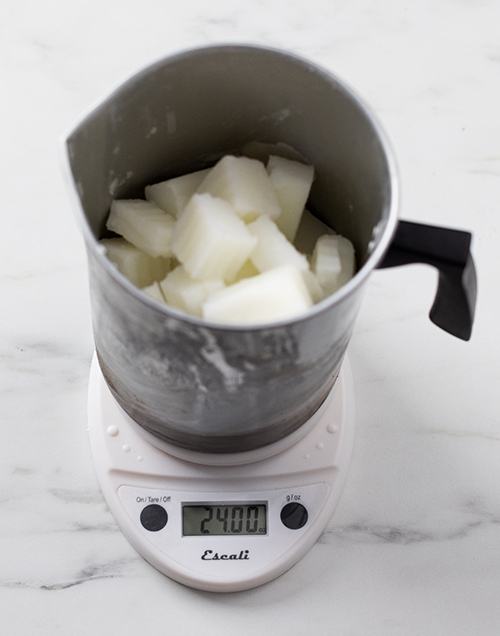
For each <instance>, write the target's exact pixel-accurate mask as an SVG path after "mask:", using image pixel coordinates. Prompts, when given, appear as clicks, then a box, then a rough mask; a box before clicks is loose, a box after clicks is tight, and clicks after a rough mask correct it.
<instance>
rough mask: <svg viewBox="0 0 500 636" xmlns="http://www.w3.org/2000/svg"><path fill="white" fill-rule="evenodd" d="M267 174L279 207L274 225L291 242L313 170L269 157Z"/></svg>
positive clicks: (302, 209) (307, 193) (288, 160)
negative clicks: (279, 212) (278, 214)
mask: <svg viewBox="0 0 500 636" xmlns="http://www.w3.org/2000/svg"><path fill="white" fill-rule="evenodd" d="M267 172H268V174H269V179H270V181H271V183H272V185H273V188H274V191H275V192H276V195H277V197H278V201H279V204H280V207H281V214H280V216H279V217H278V218H277V220H276V225H277V226H278V227H279V229H280V230H281V231H282V232H283V234H284V235H285V236H286V237H287V239H288V240H289V241H293V240H294V238H295V235H296V233H297V228H298V227H299V223H300V219H301V216H302V212H303V211H304V206H305V204H306V201H307V199H308V197H309V192H310V190H311V185H312V182H313V179H314V168H313V166H307V165H305V164H303V163H299V162H298V161H290V159H284V158H283V157H276V156H271V157H269V161H268V163H267Z"/></svg>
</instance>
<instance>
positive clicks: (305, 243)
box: [293, 208, 336, 255]
mask: <svg viewBox="0 0 500 636" xmlns="http://www.w3.org/2000/svg"><path fill="white" fill-rule="evenodd" d="M323 234H336V232H335V231H334V230H332V229H331V228H329V227H328V225H325V224H324V223H323V221H320V220H319V219H318V218H316V217H315V216H314V215H313V214H312V213H311V212H309V210H308V209H307V208H306V209H305V210H304V212H303V213H302V218H301V219H300V223H299V227H298V228H297V234H296V235H295V240H294V242H293V244H294V245H295V247H296V248H297V249H298V250H299V252H301V253H302V254H311V255H312V253H313V251H314V247H315V245H316V241H317V240H318V239H319V237H320V236H323Z"/></svg>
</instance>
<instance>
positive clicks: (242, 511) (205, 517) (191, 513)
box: [182, 503, 267, 536]
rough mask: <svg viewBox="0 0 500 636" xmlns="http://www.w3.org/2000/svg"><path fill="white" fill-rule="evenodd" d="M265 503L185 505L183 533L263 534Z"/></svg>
mask: <svg viewBox="0 0 500 636" xmlns="http://www.w3.org/2000/svg"><path fill="white" fill-rule="evenodd" d="M266 512H267V507H266V504H224V503H221V504H218V503H213V504H197V505H194V506H189V505H184V506H183V507H182V534H183V535H184V536H203V535H207V536H210V535H212V536H214V535H251V534H254V535H264V534H266V532H267V525H266Z"/></svg>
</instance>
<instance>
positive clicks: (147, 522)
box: [141, 504, 168, 532]
mask: <svg viewBox="0 0 500 636" xmlns="http://www.w3.org/2000/svg"><path fill="white" fill-rule="evenodd" d="M167 521H168V514H167V511H166V510H165V508H164V507H163V506H159V505H158V504H151V505H149V506H146V507H145V508H143V510H142V512H141V524H142V526H143V527H144V528H145V529H146V530H149V531H150V532H158V530H163V528H164V527H165V526H166V525H167Z"/></svg>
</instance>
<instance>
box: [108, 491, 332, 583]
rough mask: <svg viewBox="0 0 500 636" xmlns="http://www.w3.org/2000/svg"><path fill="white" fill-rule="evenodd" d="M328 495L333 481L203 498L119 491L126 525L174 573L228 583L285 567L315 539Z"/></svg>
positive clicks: (171, 493)
mask: <svg viewBox="0 0 500 636" xmlns="http://www.w3.org/2000/svg"><path fill="white" fill-rule="evenodd" d="M328 492H329V486H328V485H327V484H326V483H318V484H308V485H307V486H299V487H297V488H285V489H273V490H269V491H265V492H263V491H255V492H247V493H242V492H237V493H231V492H206V493H203V496H202V497H201V496H200V493H192V492H179V491H175V490H151V489H149V488H138V487H135V486H127V485H123V486H121V487H120V488H119V489H118V495H119V498H120V500H121V502H122V504H123V506H124V509H125V510H126V512H127V517H128V520H127V521H128V522H127V523H126V524H125V525H129V523H131V524H132V525H133V526H134V528H133V529H131V530H133V531H132V532H131V533H130V534H131V535H133V536H136V537H138V536H140V537H141V544H142V546H141V547H143V548H144V545H145V544H146V543H148V544H150V547H151V551H152V552H159V553H161V554H162V555H163V559H162V560H163V561H164V562H165V563H168V567H169V570H170V571H171V572H172V571H173V570H176V569H178V570H179V573H180V572H182V573H184V574H185V573H186V571H192V572H193V574H194V573H196V575H197V577H199V576H203V577H208V578H209V579H213V580H217V579H221V581H225V582H227V583H230V582H231V581H233V582H234V583H236V582H237V580H239V579H240V578H243V579H247V578H248V577H249V576H251V575H252V574H257V573H258V572H259V570H263V569H266V570H268V569H269V567H270V565H271V563H273V562H276V566H277V567H278V566H279V562H280V560H282V559H284V558H286V554H287V552H289V550H291V549H292V548H294V549H297V545H296V544H298V543H300V542H301V540H303V539H304V537H308V536H310V533H311V528H312V527H313V526H314V524H315V521H316V519H317V518H318V515H319V514H320V512H321V510H322V508H323V506H324V504H325V502H326V500H327V498H328ZM121 525H123V520H122V524H121ZM123 530H124V531H126V528H125V527H123ZM134 531H135V532H134ZM137 531H139V533H137ZM126 534H128V533H126ZM313 534H316V533H314V532H313ZM304 549H305V550H307V547H305V548H304Z"/></svg>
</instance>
